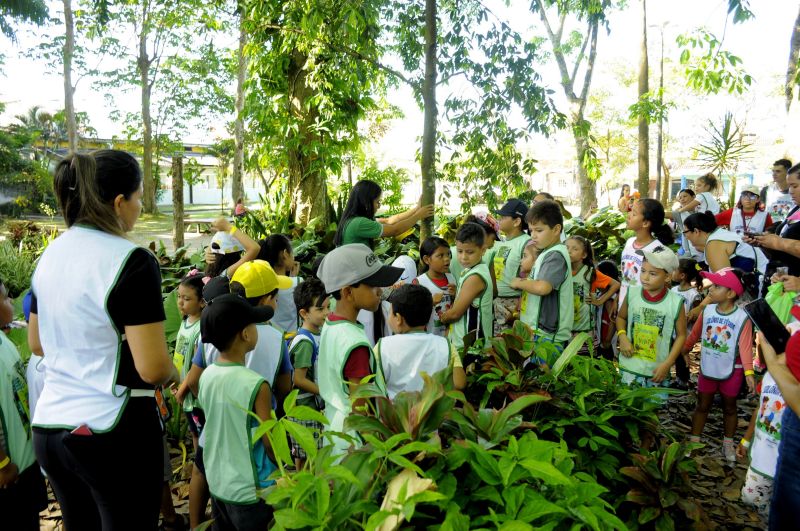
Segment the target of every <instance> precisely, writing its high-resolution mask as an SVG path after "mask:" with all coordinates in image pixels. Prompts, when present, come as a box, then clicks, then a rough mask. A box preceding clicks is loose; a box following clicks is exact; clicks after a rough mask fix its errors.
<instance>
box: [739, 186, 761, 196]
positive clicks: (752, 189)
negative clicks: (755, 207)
mask: <svg viewBox="0 0 800 531" xmlns="http://www.w3.org/2000/svg"><path fill="white" fill-rule="evenodd" d="M744 193H748V194H753V195H754V196H760V195H761V190H759V189H758V186H756V185H754V184H748V185H745V186H742V191H741V192H739V195H742V194H744Z"/></svg>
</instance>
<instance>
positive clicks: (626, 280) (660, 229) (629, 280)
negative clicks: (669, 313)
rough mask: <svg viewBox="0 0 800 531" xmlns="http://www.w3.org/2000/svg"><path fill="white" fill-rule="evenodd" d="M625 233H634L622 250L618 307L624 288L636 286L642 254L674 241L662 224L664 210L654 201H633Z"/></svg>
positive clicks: (623, 299)
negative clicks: (630, 231) (628, 230)
mask: <svg viewBox="0 0 800 531" xmlns="http://www.w3.org/2000/svg"><path fill="white" fill-rule="evenodd" d="M627 226H628V229H630V230H632V231H634V232H635V233H636V235H635V236H633V237H631V238H628V241H627V242H625V248H624V249H623V250H622V281H621V283H620V284H621V285H620V290H619V304H620V306H621V305H622V303H623V302H624V301H625V294H626V293H627V292H628V288H630V287H632V286H638V285H639V275H640V273H641V271H642V254H641V253H642V252H645V251H654V250H655V249H658V248H660V247H663V246H665V245H671V244H672V242H673V241H674V238H673V236H672V230H671V229H670V228H669V227H668V226H667V225H665V224H664V207H663V206H661V203H659V202H658V201H656V200H655V199H650V198H644V199H640V200H638V201H636V202H635V203H634V204H633V208H631V211H630V212H628V223H627Z"/></svg>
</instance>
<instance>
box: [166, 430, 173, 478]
mask: <svg viewBox="0 0 800 531" xmlns="http://www.w3.org/2000/svg"><path fill="white" fill-rule="evenodd" d="M170 481H172V465H171V464H170V462H169V442H167V434H166V433H165V434H164V483H169V482H170Z"/></svg>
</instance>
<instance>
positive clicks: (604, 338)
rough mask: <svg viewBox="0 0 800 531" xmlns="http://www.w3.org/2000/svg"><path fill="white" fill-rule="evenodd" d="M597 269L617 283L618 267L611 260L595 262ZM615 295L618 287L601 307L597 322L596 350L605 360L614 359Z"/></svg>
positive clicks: (616, 295) (617, 295) (615, 328)
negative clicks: (597, 343) (597, 340)
mask: <svg viewBox="0 0 800 531" xmlns="http://www.w3.org/2000/svg"><path fill="white" fill-rule="evenodd" d="M597 271H598V272H600V273H603V274H604V275H606V276H607V277H609V278H610V279H612V280H614V281H616V283H617V285H619V269H618V268H617V265H616V264H615V263H614V262H612V261H611V260H603V261H602V262H600V263H599V264H597ZM617 297H619V289H617V293H614V294H612V295H611V297H610V298H609V299H608V300H607V301H606V302H605V304H603V306H602V307H601V309H600V319H599V320H598V321H599V322H598V323H597V337H598V338H599V345H598V348H597V352H598V353H599V354H600V356H602V357H603V358H605V359H607V360H613V359H614V349H615V348H616V331H617V307H618V304H617Z"/></svg>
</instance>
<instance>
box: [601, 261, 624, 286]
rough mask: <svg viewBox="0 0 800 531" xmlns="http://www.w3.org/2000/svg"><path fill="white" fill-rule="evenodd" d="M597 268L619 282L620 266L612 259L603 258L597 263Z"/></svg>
mask: <svg viewBox="0 0 800 531" xmlns="http://www.w3.org/2000/svg"><path fill="white" fill-rule="evenodd" d="M597 270H598V271H600V272H601V273H603V274H604V275H605V276H607V277H611V278H613V279H614V280H616V281H617V282H619V268H618V267H617V264H616V263H614V262H612V261H611V260H603V261H602V262H600V263H599V264H597Z"/></svg>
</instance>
